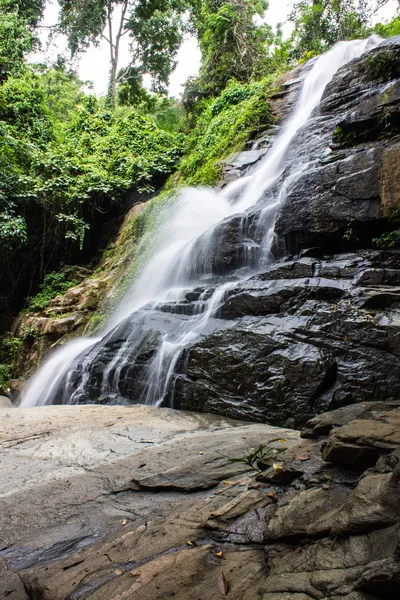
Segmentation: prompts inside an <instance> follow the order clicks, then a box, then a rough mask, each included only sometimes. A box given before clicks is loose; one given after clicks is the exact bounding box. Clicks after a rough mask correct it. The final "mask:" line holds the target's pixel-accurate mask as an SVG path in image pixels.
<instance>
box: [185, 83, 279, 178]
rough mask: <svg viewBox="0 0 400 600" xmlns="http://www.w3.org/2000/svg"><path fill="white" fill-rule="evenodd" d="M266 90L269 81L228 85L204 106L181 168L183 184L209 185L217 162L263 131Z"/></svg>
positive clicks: (216, 171)
mask: <svg viewBox="0 0 400 600" xmlns="http://www.w3.org/2000/svg"><path fill="white" fill-rule="evenodd" d="M270 87H271V79H264V80H262V81H261V82H258V83H250V84H247V85H246V84H242V83H239V82H237V81H231V82H230V83H229V84H228V86H227V87H226V89H225V90H224V91H223V93H222V94H221V95H220V96H219V97H218V98H217V99H215V100H212V101H209V102H208V104H207V106H206V108H205V110H204V111H203V113H202V114H201V115H200V117H199V118H198V120H197V124H196V128H195V129H194V131H193V134H192V138H191V145H190V152H189V154H188V156H187V157H186V158H185V159H184V160H183V162H182V164H181V168H180V174H181V179H182V182H183V183H185V184H187V185H199V184H201V185H213V184H214V183H216V181H218V178H219V176H220V172H221V166H220V164H219V161H221V160H223V159H224V158H226V157H227V156H228V155H230V154H232V151H234V150H235V148H236V149H241V148H242V147H243V145H244V143H245V142H246V141H247V140H248V139H249V138H250V137H251V135H252V134H253V133H256V132H257V131H260V130H262V129H263V128H265V127H267V125H268V124H269V123H270V114H269V90H270Z"/></svg>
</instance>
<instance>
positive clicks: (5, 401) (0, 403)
mask: <svg viewBox="0 0 400 600" xmlns="http://www.w3.org/2000/svg"><path fill="white" fill-rule="evenodd" d="M12 406H13V405H12V403H11V400H10V398H7V396H0V408H12Z"/></svg>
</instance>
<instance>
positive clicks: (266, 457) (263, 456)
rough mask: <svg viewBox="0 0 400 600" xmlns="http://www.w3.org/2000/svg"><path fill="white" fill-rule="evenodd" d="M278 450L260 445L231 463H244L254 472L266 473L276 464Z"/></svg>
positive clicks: (233, 459)
mask: <svg viewBox="0 0 400 600" xmlns="http://www.w3.org/2000/svg"><path fill="white" fill-rule="evenodd" d="M278 452H279V451H278V450H276V449H275V448H270V447H268V446H266V445H265V444H260V445H259V446H257V448H250V450H247V451H246V450H245V451H244V456H243V457H242V458H230V459H229V461H230V462H236V463H243V464H245V465H248V466H249V467H250V468H251V469H253V470H254V471H265V469H267V468H268V467H272V465H273V464H274V462H275V456H276V455H277V454H278Z"/></svg>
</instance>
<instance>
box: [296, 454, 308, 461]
mask: <svg viewBox="0 0 400 600" xmlns="http://www.w3.org/2000/svg"><path fill="white" fill-rule="evenodd" d="M297 460H302V461H304V460H310V457H309V456H307V455H306V456H298V457H297Z"/></svg>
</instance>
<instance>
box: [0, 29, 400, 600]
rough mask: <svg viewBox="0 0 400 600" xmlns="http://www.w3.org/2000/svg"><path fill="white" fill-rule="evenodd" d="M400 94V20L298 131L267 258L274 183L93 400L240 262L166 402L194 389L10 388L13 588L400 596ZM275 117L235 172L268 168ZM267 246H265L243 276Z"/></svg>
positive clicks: (186, 352)
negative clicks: (36, 391) (299, 161)
mask: <svg viewBox="0 0 400 600" xmlns="http://www.w3.org/2000/svg"><path fill="white" fill-rule="evenodd" d="M305 70H307V66H306V67H305ZM303 74H304V72H302V70H300V71H299V72H298V73H297V75H298V77H299V79H300V80H301V77H302V76H303ZM299 79H298V78H296V77H295V78H292V79H291V80H290V81H288V82H287V83H286V85H285V86H284V87H283V88H282V89H280V90H279V91H278V92H277V97H276V101H277V102H278V103H279V108H278V104H277V105H276V106H277V115H278V114H279V112H280V113H281V114H285V106H286V107H290V106H292V105H293V102H294V101H295V99H296V94H297V92H298V89H299V87H300V81H299ZM399 94H400V39H398V38H394V39H392V40H390V41H389V42H385V43H384V44H383V45H381V46H379V47H377V48H375V49H374V50H372V51H370V52H369V53H367V54H365V55H363V56H362V57H361V58H360V59H357V60H355V61H352V62H351V63H350V64H348V65H347V66H345V67H343V68H342V69H340V70H339V72H338V73H337V75H336V76H335V77H334V78H333V80H332V82H331V83H330V84H329V85H328V87H327V89H326V90H325V94H324V97H323V99H322V103H321V105H320V108H319V110H318V111H317V112H316V113H315V114H314V115H313V117H312V120H311V124H310V127H307V129H306V130H304V129H303V130H302V131H300V133H299V139H296V141H295V143H294V144H293V146H292V147H291V148H290V149H289V157H288V165H290V164H291V163H293V162H295V161H294V159H295V156H294V153H296V154H297V155H298V154H299V155H301V156H303V157H306V158H307V161H306V163H307V166H306V168H303V169H301V170H298V171H296V172H295V173H293V177H292V178H291V185H290V186H288V188H287V194H286V197H285V201H284V202H282V203H281V204H280V210H279V213H278V214H277V221H276V227H275V239H274V244H273V246H272V251H273V254H274V262H273V263H271V261H265V260H264V261H263V260H260V258H262V257H260V253H261V251H262V236H263V235H264V232H263V230H262V228H261V227H260V223H262V222H263V221H262V218H261V216H260V215H261V214H262V211H263V209H264V207H265V205H266V204H265V203H266V201H267V200H268V198H266V197H264V198H262V199H261V201H260V202H259V203H257V204H256V205H255V206H253V207H252V208H251V209H250V210H248V211H247V212H246V214H245V215H244V216H243V214H242V215H240V216H238V215H233V216H230V217H229V218H227V219H225V220H224V221H223V222H222V223H220V225H219V226H217V227H216V229H215V231H214V234H213V242H214V243H213V246H212V249H213V250H212V253H210V256H204V257H203V258H204V260H207V261H208V264H209V265H210V266H211V267H210V268H211V270H212V278H210V279H209V280H208V281H207V282H206V284H205V285H204V286H202V287H201V286H199V287H196V288H194V289H191V290H190V291H187V292H186V295H185V297H184V299H180V300H179V301H176V300H173V299H172V300H171V301H165V302H162V303H159V304H158V305H157V306H155V307H154V306H152V307H151V310H152V311H153V312H152V313H151V315H152V327H151V328H149V330H148V335H145V336H144V337H143V338H141V342H140V345H137V346H135V348H134V351H135V355H134V356H133V354H130V352H131V345H130V344H129V343H128V344H127V342H130V341H131V340H132V331H134V333H135V332H137V331H139V329H140V327H142V325H143V323H144V317H143V320H140V319H139V320H136V321H135V320H134V319H133V318H132V317H128V318H127V319H126V320H123V321H121V322H120V323H119V325H118V326H117V327H115V328H113V329H111V330H110V331H109V332H108V333H107V335H106V336H105V337H104V339H103V340H102V341H101V344H99V345H96V347H95V349H94V352H93V356H94V359H93V360H87V361H86V363H85V369H86V371H85V377H86V379H85V381H86V382H87V387H86V388H85V391H84V393H82V394H81V395H80V397H79V401H80V402H81V403H87V402H93V403H95V402H101V403H104V402H105V403H107V402H111V401H112V402H121V403H125V404H132V403H137V402H138V398H139V396H140V394H141V393H142V392H141V389H142V388H143V385H144V379H145V375H146V373H147V374H148V367H149V364H151V360H152V359H153V358H154V356H155V353H156V348H157V345H159V340H160V338H161V337H162V334H163V331H162V330H161V329H160V328H159V326H160V323H162V324H163V325H164V326H165V327H166V328H167V331H168V330H169V331H171V330H172V331H173V330H178V329H179V327H182V323H185V322H187V321H188V320H189V319H190V318H192V317H193V316H194V315H199V314H200V315H201V314H202V311H204V310H205V304H206V302H207V301H208V300H209V299H210V297H212V295H213V293H214V290H215V287H216V286H217V285H219V284H220V282H221V278H224V280H225V281H227V285H226V286H225V287H224V293H223V294H221V295H220V297H219V298H220V301H219V304H218V310H217V314H216V315H215V317H216V318H214V319H213V322H212V324H211V325H210V327H209V329H208V330H206V331H205V332H204V335H202V336H201V339H197V338H196V340H195V341H194V342H193V343H191V344H187V345H186V347H185V348H184V349H183V350H182V352H181V354H180V356H179V360H177V361H176V362H175V363H174V369H173V374H172V379H171V381H172V385H171V387H170V388H169V389H168V390H167V393H166V394H165V396H164V404H167V405H168V404H170V405H171V406H173V407H174V408H178V409H181V410H178V411H177V410H171V409H170V408H157V409H156V408H149V407H144V406H102V407H99V406H51V407H43V408H36V409H15V408H11V407H9V408H3V409H0V413H1V414H0V424H1V425H0V427H1V429H0V441H1V444H2V454H3V456H4V458H5V459H6V460H5V461H4V468H3V474H4V478H3V480H4V488H3V489H2V490H1V494H2V499H1V508H0V524H1V545H0V557H1V559H2V562H1V563H0V574H1V584H0V594H2V595H3V597H4V598H8V599H13V600H27V599H32V600H78V599H85V598H88V599H90V600H119V599H121V598H133V597H134V598H135V600H165V599H167V598H175V599H177V600H188V598H193V599H196V600H214V599H215V600H217V599H218V598H222V597H227V598H228V599H232V600H235V599H236V600H243V599H244V598H245V599H246V600H253V599H254V600H328V599H329V600H341V599H346V600H394V599H395V598H398V597H399V594H400V562H399V556H400V550H399V549H400V546H399V526H400V512H399V507H400V501H399V500H400V498H399V494H400V472H399V468H400V462H399V461H400V437H399V425H400V423H399V411H400V406H399V398H400V346H399V339H400V335H399V333H400V329H399V327H400V320H399V298H400V254H399V251H398V250H396V249H380V248H379V244H380V242H379V241H378V242H376V241H374V240H376V239H377V238H379V239H380V240H382V239H383V240H386V241H387V240H388V239H389V241H390V239H392V238H390V235H391V234H392V232H393V230H394V229H396V227H397V226H396V218H397V216H398V210H399V208H400V206H399V204H400V188H399V181H400V179H399V165H400V137H399V110H400V96H399ZM278 122H279V121H277V123H278ZM276 133H277V129H276V128H271V129H270V130H269V131H267V132H264V134H263V136H262V138H260V140H258V141H256V142H255V143H253V144H251V145H250V146H249V147H248V148H247V149H246V150H245V152H244V153H241V154H239V155H236V156H235V157H233V158H232V159H231V160H230V161H228V162H227V163H226V166H225V172H226V177H227V178H229V179H231V180H232V179H234V178H236V177H238V175H243V174H246V173H248V172H250V171H251V169H252V168H253V166H254V164H256V163H257V162H258V161H259V159H260V157H262V156H263V155H265V154H267V153H268V150H269V148H270V144H271V140H272V139H273V138H274V135H276ZM291 153H292V154H291ZM288 169H289V166H288ZM287 176H288V172H287V171H286V172H285V173H282V177H281V178H280V180H279V181H277V182H276V183H275V185H274V188H273V189H272V190H271V189H269V191H268V194H269V195H270V196H271V195H272V197H273V195H274V194H277V193H279V189H280V188H281V187H282V182H283V181H286V179H287ZM285 178H286V179H285ZM388 235H389V238H388ZM382 236H383V237H382ZM385 236H386V237H385ZM199 244H200V242H199ZM204 247H205V248H207V245H206V244H204V245H203V246H202V248H204ZM268 258H270V257H268ZM113 264H115V265H116V266H118V261H116V263H113ZM249 264H252V265H253V266H254V265H255V264H258V265H261V267H260V268H258V269H257V271H255V270H253V271H252V272H251V273H250V274H249V271H246V273H245V275H246V276H243V268H244V267H248V266H249ZM69 293H70V295H71V297H72V296H74V292H72V291H71V292H69ZM65 298H68V294H67V296H65ZM63 302H66V300H62V299H59V300H57V303H59V304H60V306H61V305H62V304H63ZM68 306H69V305H68ZM146 310H147V309H146V307H145V309H144V311H143V313H142V315H139V316H140V317H141V316H143V314H144V312H145V311H146ZM88 311H89V312H88V314H89V313H90V309H88ZM153 316H154V318H153ZM47 318H53V317H51V315H47ZM62 318H63V317H62ZM133 326H134V327H137V328H138V329H136V330H135V329H134V328H133ZM46 327H47V325H46ZM164 331H165V330H164ZM121 349H122V350H124V349H125V350H126V349H127V352H126V353H125V355H124V364H123V369H121V368H120V367H121V365H116V364H115V363H116V361H115V358H116V356H118V353H119V352H120V351H121ZM82 362H83V361H82V357H79V359H78V361H77V364H76V365H75V366H74V370H73V371H72V375H71V377H70V381H72V384H74V378H76V379H79V376H80V374H81V372H82ZM104 372H107V374H108V376H109V378H110V381H111V380H112V381H113V382H114V383H116V386H117V390H118V394H116V395H115V394H114V395H113V396H112V397H111V395H109V396H107V393H104V385H103V381H104ZM78 387H79V386H78ZM58 400H59V401H60V402H62V400H63V398H62V395H60V396H59V398H58ZM187 411H192V412H187ZM202 413H203V414H202ZM204 413H214V414H204ZM249 421H252V422H251V423H249ZM260 445H261V448H260ZM257 448H259V454H258V460H256V459H255V460H253V459H252V458H251V455H252V454H253V455H254V449H257ZM252 449H253V450H252ZM263 453H264V454H263ZM231 459H236V460H231ZM238 459H241V460H238ZM27 490H28V493H27ZM1 586H2V587H1Z"/></svg>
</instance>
